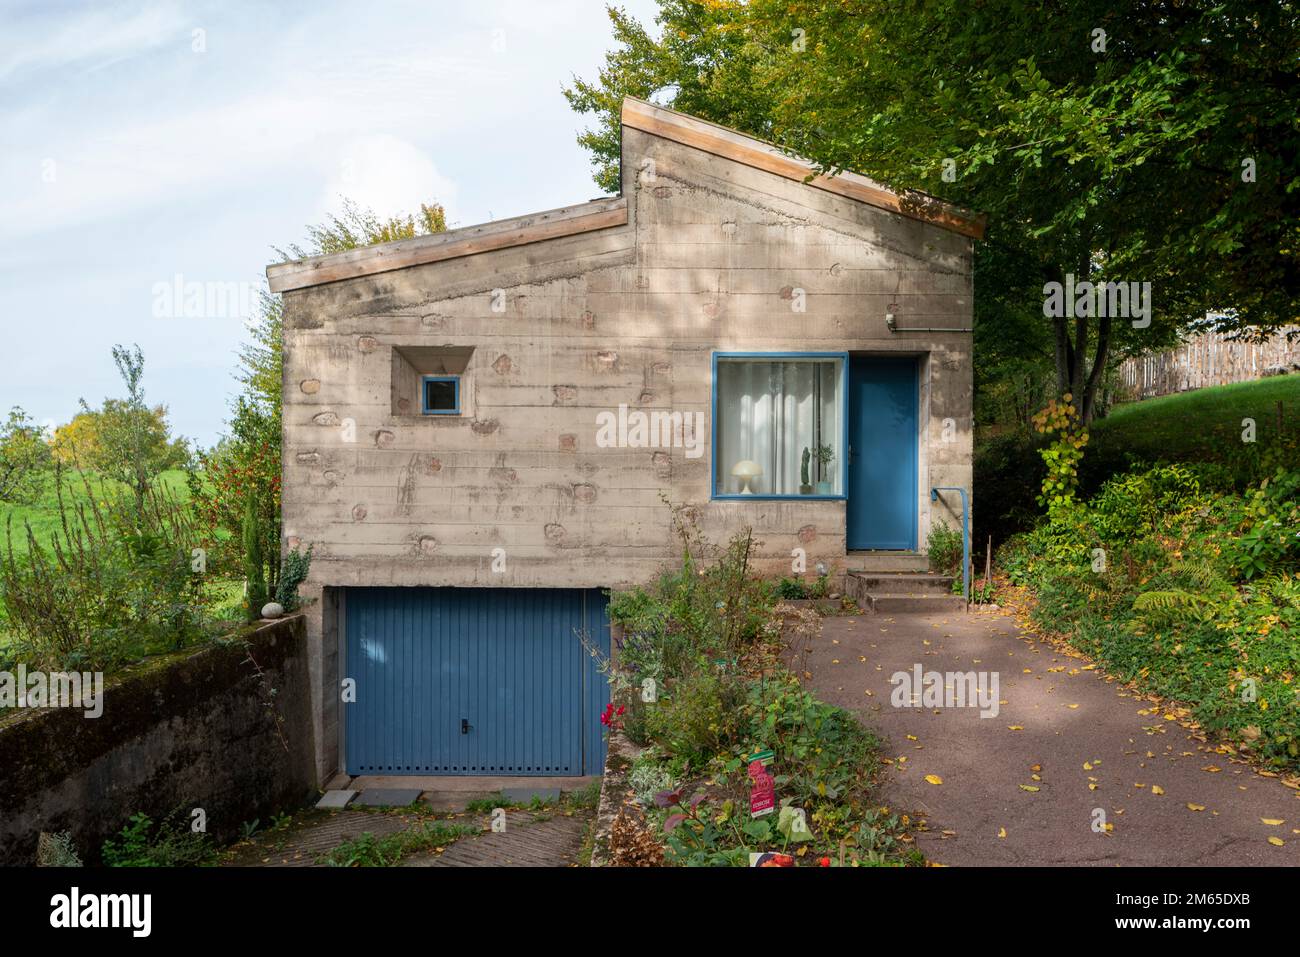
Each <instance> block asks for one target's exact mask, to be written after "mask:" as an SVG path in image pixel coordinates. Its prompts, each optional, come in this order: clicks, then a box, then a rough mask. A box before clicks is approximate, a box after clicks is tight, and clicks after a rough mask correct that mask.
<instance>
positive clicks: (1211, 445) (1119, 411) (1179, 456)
mask: <svg viewBox="0 0 1300 957" xmlns="http://www.w3.org/2000/svg"><path fill="white" fill-rule="evenodd" d="M1279 402H1281V403H1282V408H1283V423H1284V427H1286V428H1287V429H1288V430H1290V431H1295V430H1296V429H1300V374H1298V373H1293V374H1291V375H1285V376H1274V377H1271V378H1268V379H1260V380H1258V381H1255V382H1238V383H1234V384H1233V385H1221V386H1214V387H1212V388H1208V389H1197V390H1196V391H1195V392H1182V393H1179V394H1177V395H1166V396H1161V397H1160V398H1158V399H1146V400H1145V401H1142V402H1129V403H1126V404H1125V405H1121V406H1116V407H1115V408H1114V409H1113V410H1111V413H1110V415H1108V416H1106V418H1104V419H1102V420H1101V421H1099V422H1097V423H1095V424H1094V425H1093V427H1092V429H1091V432H1092V438H1093V441H1092V442H1091V443H1090V445H1091V446H1093V448H1096V449H1101V450H1103V451H1105V452H1113V451H1124V452H1131V453H1133V454H1135V455H1139V456H1142V457H1143V458H1147V459H1152V460H1154V459H1158V458H1166V459H1176V460H1179V461H1195V460H1201V461H1206V460H1208V461H1215V462H1221V461H1225V460H1226V459H1228V458H1230V457H1231V456H1232V455H1233V454H1234V453H1236V452H1238V451H1240V449H1241V447H1242V444H1243V443H1242V437H1241V436H1242V430H1243V426H1242V424H1241V420H1242V419H1244V418H1251V419H1254V420H1255V432H1256V441H1257V442H1258V443H1261V444H1263V443H1267V442H1269V441H1271V440H1272V439H1273V437H1274V436H1276V435H1277V404H1278V403H1279ZM1085 456H1086V452H1085Z"/></svg>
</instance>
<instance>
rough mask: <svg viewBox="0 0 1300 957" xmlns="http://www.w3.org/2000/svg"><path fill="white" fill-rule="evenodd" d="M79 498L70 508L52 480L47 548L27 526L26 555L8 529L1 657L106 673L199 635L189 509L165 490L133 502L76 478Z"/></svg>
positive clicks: (0, 578)
mask: <svg viewBox="0 0 1300 957" xmlns="http://www.w3.org/2000/svg"><path fill="white" fill-rule="evenodd" d="M81 480H82V483H83V485H84V486H85V496H84V497H85V502H84V503H82V504H78V505H76V506H72V505H69V504H67V502H68V488H67V485H66V482H67V479H66V476H65V475H64V474H63V473H60V474H59V475H58V476H57V478H56V494H57V501H58V505H59V513H60V527H59V529H57V530H56V531H55V532H54V533H53V534H52V535H51V536H50V540H49V542H48V544H42V543H41V542H40V541H38V540H37V537H36V535H35V533H34V532H33V530H32V528H31V526H30V525H27V526H25V528H24V532H25V538H26V546H27V547H26V550H25V551H22V550H20V549H18V548H16V547H15V543H14V529H13V527H12V525H10V526H7V527H6V547H5V549H4V550H3V551H2V552H0V592H2V593H3V599H4V606H5V618H6V629H7V630H8V631H9V632H10V633H11V634H12V635H13V637H14V639H15V640H14V642H13V644H12V645H11V646H10V647H9V649H8V654H10V655H12V656H13V657H15V658H16V659H17V660H22V661H24V662H26V663H27V665H28V666H29V667H41V668H46V669H50V670H53V669H63V668H68V669H79V670H104V669H106V668H108V667H110V666H112V665H114V664H119V663H122V662H125V661H133V660H137V659H139V658H141V657H143V656H144V655H147V654H152V653H157V652H160V651H169V650H173V649H176V648H180V647H183V646H184V645H185V644H186V643H188V642H190V641H192V640H193V639H195V638H197V637H199V635H200V633H201V630H200V623H201V620H202V616H203V592H202V587H201V586H202V579H201V573H200V571H199V570H198V569H196V568H195V566H194V563H193V558H192V555H193V546H194V543H195V542H196V541H197V536H196V534H195V530H194V527H193V524H192V521H191V519H190V517H189V513H188V510H187V509H185V508H184V507H183V506H181V505H180V504H179V503H178V502H176V500H175V499H173V498H172V497H171V496H170V495H169V494H167V493H165V492H161V491H154V490H151V491H147V492H145V493H144V495H143V499H141V500H140V501H137V500H136V498H135V496H134V494H123V493H122V492H121V491H119V490H117V489H115V488H113V487H110V486H108V485H107V484H106V483H102V482H100V483H98V484H96V483H92V481H91V479H90V478H89V477H88V476H85V475H83V476H82V479H81Z"/></svg>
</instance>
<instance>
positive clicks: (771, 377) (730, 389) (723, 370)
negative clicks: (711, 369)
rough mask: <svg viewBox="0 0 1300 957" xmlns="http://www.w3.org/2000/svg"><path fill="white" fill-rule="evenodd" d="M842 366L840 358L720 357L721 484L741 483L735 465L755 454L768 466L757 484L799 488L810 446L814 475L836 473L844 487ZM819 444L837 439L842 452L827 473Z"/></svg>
mask: <svg viewBox="0 0 1300 957" xmlns="http://www.w3.org/2000/svg"><path fill="white" fill-rule="evenodd" d="M840 366H841V363H840V361H839V360H838V359H830V360H827V359H779V360H762V359H760V360H755V359H719V360H718V410H717V421H716V422H715V423H714V428H715V429H716V430H717V436H718V461H717V463H716V469H717V482H718V489H717V490H718V492H720V493H735V492H739V491H740V490H741V488H742V487H743V482H742V480H740V479H737V478H735V477H734V476H732V474H731V470H732V469H733V468H734V467H735V465H736V463H737V462H741V461H744V460H749V461H752V462H756V463H757V464H758V465H759V467H760V468H762V470H763V474H762V475H761V476H759V477H758V478H756V479H753V480H751V481H750V483H749V487H750V490H751V491H753V492H754V493H756V494H760V495H798V494H799V484H800V474H799V473H800V465H801V462H802V459H803V450H804V449H805V448H807V449H808V450H809V452H810V455H811V462H810V464H809V469H808V470H809V481H810V482H817V481H818V480H819V479H820V480H821V481H828V482H830V483H831V491H832V493H834V494H840V492H841V488H840V472H841V466H842V465H843V461H842V459H841V456H842V455H843V450H842V449H841V448H840V439H841V428H840V409H841V405H842V404H841V402H840V392H839V390H840V387H841V385H840V381H839V379H840ZM818 445H826V446H830V448H831V449H832V450H833V452H834V456H835V458H834V460H833V461H831V462H830V464H829V465H828V466H827V467H826V468H825V470H824V474H819V466H818V462H817V447H818Z"/></svg>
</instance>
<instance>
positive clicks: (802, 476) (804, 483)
mask: <svg viewBox="0 0 1300 957" xmlns="http://www.w3.org/2000/svg"><path fill="white" fill-rule="evenodd" d="M811 459H812V450H811V449H810V448H808V446H806V445H805V446H804V447H803V463H802V464H801V465H800V466H799V494H800V495H811V494H812V490H813V487H812V479H810V478H809V477H808V462H809V461H810V460H811Z"/></svg>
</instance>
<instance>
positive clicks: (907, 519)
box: [847, 356, 919, 550]
mask: <svg viewBox="0 0 1300 957" xmlns="http://www.w3.org/2000/svg"><path fill="white" fill-rule="evenodd" d="M849 447H850V450H851V453H850V456H849V501H848V531H847V539H848V547H849V548H850V549H868V548H874V549H901V550H913V549H915V548H916V513H917V502H918V501H919V500H918V498H917V495H918V492H917V381H916V360H915V359H914V358H911V357H901V358H895V357H883V356H853V357H852V360H851V362H850V366H849Z"/></svg>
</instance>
